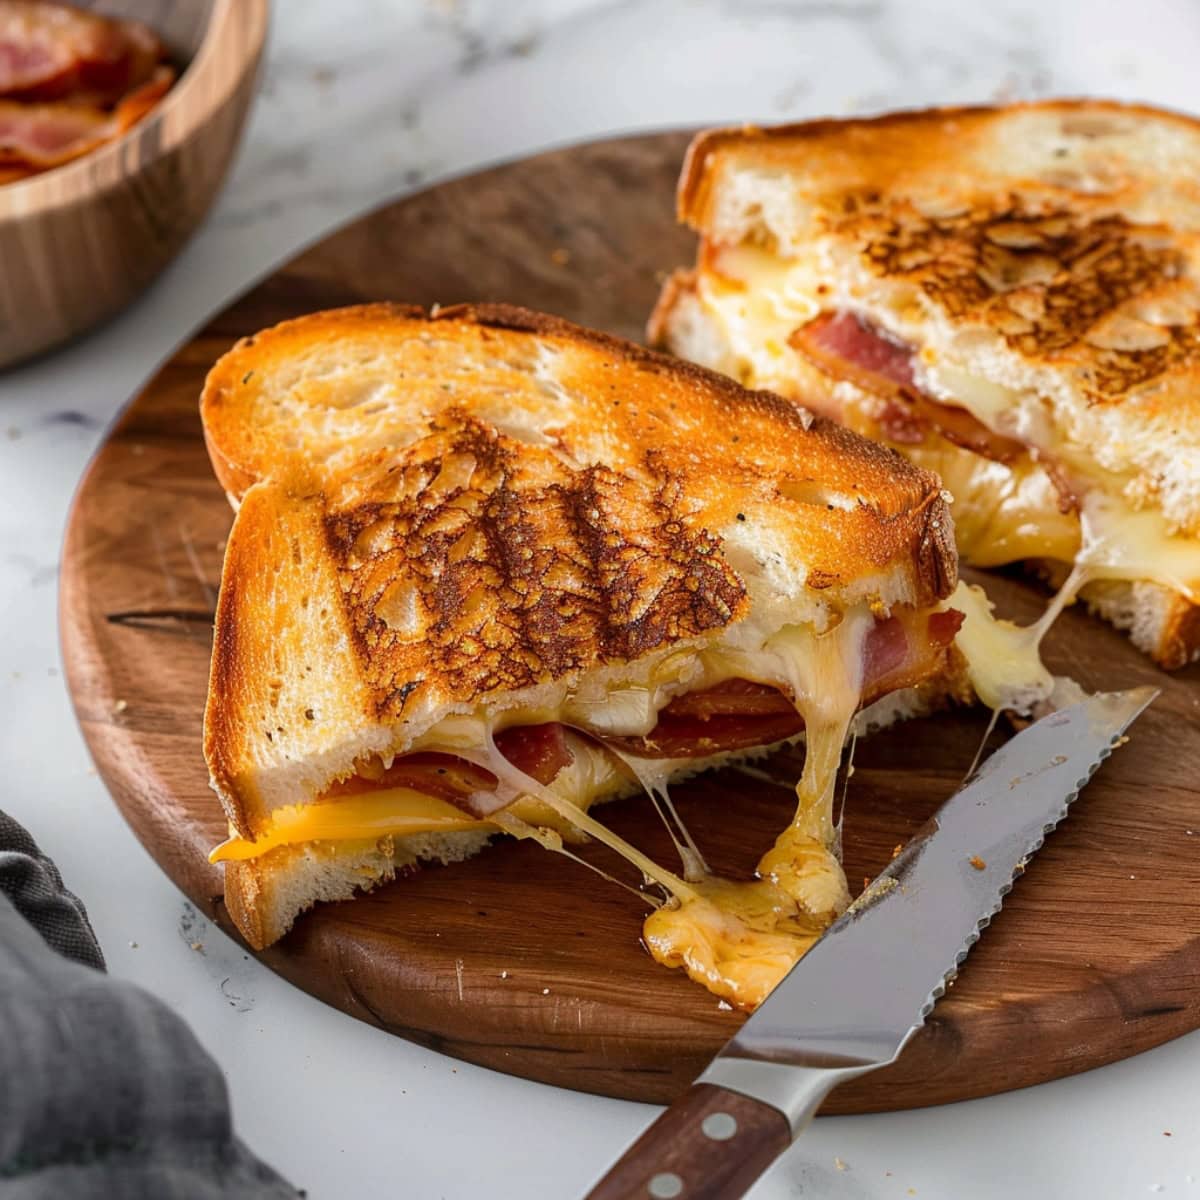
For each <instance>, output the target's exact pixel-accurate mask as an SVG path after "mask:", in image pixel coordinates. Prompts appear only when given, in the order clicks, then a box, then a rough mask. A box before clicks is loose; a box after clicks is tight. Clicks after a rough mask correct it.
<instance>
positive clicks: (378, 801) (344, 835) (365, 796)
mask: <svg viewBox="0 0 1200 1200" xmlns="http://www.w3.org/2000/svg"><path fill="white" fill-rule="evenodd" d="M565 736H566V738H567V743H568V747H569V749H570V750H571V755H572V760H571V763H570V765H569V766H566V767H564V768H563V769H562V770H561V771H560V772H559V773H558V775H557V776H556V777H555V779H554V782H553V783H552V784H551V785H550V787H551V789H552V790H553V791H554V792H555V793H556V794H557V795H559V796H561V797H564V798H566V799H569V800H570V801H571V803H572V804H573V805H575V806H576V807H578V808H580V809H582V810H587V809H588V808H590V807H591V806H592V804H594V803H595V802H596V801H597V800H598V799H599V798H600V797H602V796H609V795H612V794H613V793H614V792H617V791H619V790H621V788H622V787H623V786H624V785H625V784H626V782H627V780H626V779H625V777H624V776H623V775H622V774H621V772H620V771H619V770H618V768H617V766H616V765H615V764H614V762H613V760H612V758H611V757H610V756H609V755H608V754H606V753H605V752H604V751H603V750H601V749H600V747H599V746H597V745H595V743H593V742H590V741H588V740H587V739H585V738H581V737H577V736H575V735H574V734H572V733H571V732H570V731H567V733H566V734H565ZM460 748H461V747H460ZM508 811H511V813H512V815H513V816H514V817H515V818H517V819H518V820H520V821H523V822H525V823H526V824H530V825H533V826H536V827H547V828H550V829H553V830H554V832H555V834H556V835H557V836H558V837H559V839H560V840H563V839H565V840H566V841H568V842H571V841H580V840H582V835H581V831H580V829H579V826H578V822H577V821H576V820H574V819H573V817H572V816H571V815H568V816H567V817H565V818H564V817H563V815H562V814H561V813H560V812H559V811H558V810H556V809H553V808H551V807H550V806H548V805H546V804H545V803H543V802H542V801H540V800H538V799H537V798H536V797H533V796H520V797H518V798H517V799H516V800H514V802H513V803H512V804H511V805H509V810H508ZM499 828H500V827H499V824H498V822H497V820H496V818H495V816H493V817H492V818H490V819H489V820H486V821H482V820H477V819H475V818H474V817H471V816H470V815H469V814H467V813H465V812H463V810H462V809H460V808H456V807H455V806H454V805H453V804H450V803H449V802H448V801H446V800H439V799H437V798H436V797H434V796H427V795H425V794H424V793H423V792H417V791H414V790H412V789H411V788H386V789H379V790H375V791H368V792H364V793H362V794H361V795H357V796H354V795H351V796H339V797H338V798H336V799H333V800H325V801H318V802H316V803H313V804H294V805H287V806H285V807H283V808H277V809H276V810H275V811H274V812H273V813H272V814H271V823H270V824H269V825H268V826H267V828H266V829H265V830H263V832H262V833H260V834H259V835H258V837H257V838H256V839H255V840H254V841H248V840H246V839H245V838H242V837H239V836H238V834H237V833H236V832H234V831H233V830H232V829H231V830H230V836H229V838H228V839H227V840H226V841H224V842H222V843H221V844H220V845H219V846H217V847H216V848H215V849H214V850H213V851H212V852H211V853H210V854H209V856H208V861H209V862H213V863H217V862H229V861H232V860H235V859H248V858H257V857H258V856H259V855H260V854H266V853H267V852H268V851H269V850H274V849H275V847H276V846H291V845H297V844H299V843H301V842H324V841H342V840H346V841H350V840H354V839H361V838H381V837H389V836H390V837H410V836H413V835H416V834H424V833H459V832H467V831H475V832H479V831H483V832H490V833H495V832H497V831H498V830H499Z"/></svg>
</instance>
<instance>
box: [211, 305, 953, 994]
mask: <svg viewBox="0 0 1200 1200" xmlns="http://www.w3.org/2000/svg"><path fill="white" fill-rule="evenodd" d="M201 408H202V415H203V422H204V431H205V436H206V439H207V444H208V449H209V453H210V456H211V459H212V462H213V466H214V468H215V470H216V473H217V476H218V478H219V480H220V482H221V484H222V486H223V487H224V488H225V489H226V491H227V493H228V494H229V496H230V498H231V500H232V501H233V503H234V505H235V506H236V508H237V515H236V518H235V520H234V524H233V528H232V531H231V533H230V536H229V540H228V544H227V548H226V553H225V564H224V569H223V574H222V580H221V592H220V600H219V604H218V609H217V618H216V630H215V640H214V645H213V655H212V669H211V678H210V684H209V694H208V703H207V709H206V712H205V724H204V753H205V757H206V760H207V763H208V766H209V769H210V772H211V777H212V783H213V787H214V788H215V789H216V791H217V793H218V795H219V796H220V798H221V802H222V804H223V805H224V808H225V811H226V813H227V815H228V819H229V826H230V836H229V839H228V840H227V841H226V842H225V843H223V844H222V845H221V846H220V847H218V848H217V849H216V850H214V852H213V860H214V861H219V862H223V863H224V864H225V899H226V904H227V907H228V909H229V912H230V914H231V916H232V917H233V920H234V922H235V923H236V924H237V926H238V928H239V929H240V930H241V932H242V934H243V935H244V936H245V938H246V940H247V941H248V942H249V943H250V944H251V945H252V946H255V947H262V946H265V945H267V944H269V943H271V942H273V941H275V940H276V939H277V938H279V937H281V936H282V935H283V934H284V933H285V932H286V931H287V930H288V928H289V927H290V926H291V924H292V923H293V921H294V920H295V918H296V916H297V915H298V914H299V913H300V912H302V911H303V910H305V909H307V908H308V907H309V906H311V905H312V904H313V903H315V902H317V901H331V900H344V899H347V898H349V897H351V896H352V895H353V894H354V893H355V892H356V891H358V890H360V889H364V888H370V887H372V886H374V885H375V884H377V883H380V882H381V881H384V880H387V879H391V878H392V877H393V875H394V874H395V873H396V872H397V870H399V869H401V868H408V867H411V866H414V865H416V864H418V863H421V862H427V861H437V862H452V861H455V860H460V859H463V858H466V857H467V856H469V855H472V854H474V853H476V852H477V851H478V850H480V849H481V848H482V847H483V846H484V845H485V844H486V843H487V842H488V841H489V839H491V838H492V837H494V836H496V835H497V834H501V833H502V834H507V835H511V836H516V837H528V838H533V839H534V840H536V841H538V842H540V843H541V844H542V845H544V846H545V847H546V848H547V849H548V850H551V851H562V852H565V853H569V852H570V845H571V843H572V842H578V841H579V840H581V839H582V838H585V837H591V838H596V839H599V840H600V841H601V842H603V843H605V844H606V845H608V846H609V847H611V848H612V849H613V850H614V851H615V852H616V853H617V854H618V855H620V856H622V857H624V858H625V859H627V860H628V861H629V862H631V863H632V864H633V865H634V866H635V867H636V868H637V871H638V872H639V875H638V879H639V881H640V880H641V878H642V877H644V878H645V879H646V880H649V881H653V883H654V884H655V885H657V887H658V888H660V889H661V890H662V893H663V898H662V901H661V903H658V904H657V905H656V907H655V911H654V912H653V913H652V914H651V916H650V918H649V920H648V923H647V927H646V939H647V942H648V944H649V945H650V947H651V950H652V952H653V953H654V954H655V956H656V957H658V958H659V959H660V960H661V961H663V962H667V963H670V964H671V965H680V966H683V967H685V968H686V969H687V970H688V971H689V973H691V974H692V975H693V977H695V978H697V979H699V980H701V981H702V982H704V983H705V984H706V986H709V987H711V988H713V989H714V990H715V991H717V992H718V993H719V994H722V995H725V996H727V997H728V998H730V999H731V1000H733V1001H734V1002H735V1003H738V1004H742V1005H744V1006H752V1005H753V1004H754V1003H757V1001H758V1000H760V999H761V998H762V996H763V995H765V994H766V991H767V990H769V987H770V985H771V984H772V983H773V982H774V981H775V980H776V979H777V978H778V977H780V976H781V974H783V973H785V972H786V969H787V968H788V967H790V965H791V963H792V962H794V961H795V958H796V957H798V955H799V953H801V952H802V951H803V948H804V947H805V946H807V944H808V943H809V942H811V941H812V940H813V938H814V937H815V936H816V935H817V934H818V933H819V932H820V930H821V929H823V928H824V926H825V925H826V924H827V923H828V922H829V921H830V920H832V919H833V917H834V916H835V915H836V914H837V913H838V912H839V911H841V910H842V909H843V908H844V907H845V905H846V903H847V902H848V899H849V897H848V894H847V891H846V885H845V880H844V877H843V876H842V873H841V869H840V866H839V865H838V862H837V858H836V853H835V850H836V846H835V841H836V830H835V826H834V821H833V814H832V795H833V788H834V781H835V777H836V773H837V769H838V764H839V761H840V756H841V751H842V746H843V742H844V740H845V738H846V733H847V729H848V728H849V726H850V723H851V722H852V721H853V720H854V719H855V718H856V715H859V719H862V716H863V715H865V716H866V719H867V720H868V721H872V722H875V723H884V722H886V721H887V720H888V719H890V718H891V717H892V716H894V715H896V714H897V713H902V712H909V711H913V710H915V709H917V708H919V707H921V706H922V705H924V704H928V703H930V702H931V701H932V700H933V699H934V698H935V697H939V696H944V695H945V694H947V693H948V692H958V691H961V684H960V682H959V678H960V670H961V660H960V658H959V656H958V654H957V651H956V650H955V648H954V645H953V640H954V636H955V633H956V630H957V628H958V625H959V622H960V619H961V618H960V614H959V613H958V612H957V611H954V610H953V609H951V608H949V606H948V604H947V597H948V596H949V595H950V593H951V591H952V590H953V588H954V586H955V583H956V557H955V551H954V543H953V536H952V529H951V523H950V519H949V515H948V513H947V508H946V502H945V500H944V498H943V494H942V490H941V486H940V484H939V483H938V481H937V480H936V479H935V478H934V476H932V475H931V474H929V473H928V472H926V471H923V470H921V469H919V468H917V467H914V466H913V465H912V464H910V463H908V462H907V461H906V460H904V459H903V458H901V457H900V456H899V455H897V454H895V453H893V452H892V451H890V450H887V449H885V448H883V447H881V446H878V445H875V444H873V443H871V442H868V441H867V440H865V439H863V438H861V437H859V436H858V435H857V434H854V433H852V432H850V431H849V430H847V429H845V428H843V427H841V426H839V425H837V424H835V423H834V422H832V421H829V420H826V419H825V418H822V417H814V416H812V415H811V414H809V413H807V412H805V411H803V410H802V409H800V408H798V407H797V406H796V405H794V404H792V403H790V402H787V401H785V400H782V399H780V398H779V397H777V396H774V395H771V394H768V393H765V392H749V391H745V390H743V389H742V388H741V387H739V386H738V385H736V384H735V383H733V382H732V381H730V380H729V379H727V378H725V377H724V376H721V375H718V374H715V373H712V372H709V371H706V370H703V369H701V368H698V367H695V366H692V365H691V364H687V363H683V362H681V361H679V360H677V359H672V358H668V357H666V356H663V355H659V354H655V353H652V352H649V351H646V350H643V349H641V348H639V347H636V346H633V345H631V344H628V343H625V342H621V341H618V340H615V339H613V338H609V337H605V336H603V335H600V334H597V333H592V332H590V331H587V330H584V329H581V328H578V327H576V326H573V325H570V324H568V323H566V322H563V321H560V320H556V319H554V318H550V317H545V316H541V315H539V314H536V313H531V312H528V311H526V310H522V309H517V308H509V307H504V306H493V305H481V306H476V307H465V306H464V307H456V308H447V309H441V310H440V311H436V312H434V313H431V314H426V313H424V312H423V311H421V310H419V309H408V308H401V307H396V306H389V305H371V306H365V307H358V308H349V309H343V310H339V311H332V312H325V313H317V314H314V315H311V316H307V317H303V318H300V319H298V320H294V321H289V322H286V323H285V324H282V325H279V326H277V327H275V328H273V329H269V330H267V331H265V332H263V333H260V334H258V335H256V336H254V337H250V338H246V339H244V340H243V341H241V342H239V343H238V344H237V346H235V347H234V348H233V349H232V350H231V351H230V352H229V353H228V354H226V355H225V356H224V357H223V358H222V359H221V360H220V361H219V362H218V363H217V364H216V365H215V366H214V368H213V369H212V371H211V372H210V374H209V376H208V379H207V382H206V384H205V388H204V393H203V397H202V401H201ZM867 706H873V707H872V708H871V709H869V710H868V712H867V713H866V714H862V710H864V709H865V708H867ZM801 735H806V737H807V750H806V762H805V767H804V773H803V778H802V780H801V781H800V783H799V786H798V800H797V812H796V819H795V821H794V822H793V823H792V825H791V826H789V828H788V829H787V830H785V831H783V832H782V833H781V836H780V840H779V842H778V843H777V844H776V845H775V846H774V847H773V848H767V847H764V849H765V850H768V854H767V856H766V857H765V858H764V860H763V868H762V871H761V876H762V877H761V879H760V880H758V881H756V882H755V883H733V882H730V881H722V880H716V879H714V878H713V877H712V876H711V875H710V874H709V873H708V871H707V868H706V866H705V864H704V861H703V855H702V852H701V849H700V848H698V847H696V846H695V845H694V843H693V842H692V841H691V839H690V837H689V835H688V834H687V831H686V828H684V827H682V824H681V823H680V822H678V820H677V814H675V813H674V812H673V809H672V806H671V803H670V798H669V794H668V792H667V788H668V785H669V783H670V782H671V781H672V780H673V779H676V778H679V777H682V776H685V775H688V774H691V773H694V772H696V771H698V770H702V769H704V768H706V767H709V766H712V765H716V764H720V763H726V762H730V761H734V760H736V759H738V758H743V757H747V756H753V755H756V754H759V753H762V752H763V751H764V750H765V749H767V748H770V747H773V746H777V745H779V744H781V743H784V742H787V741H791V740H795V739H797V738H798V737H800V736H801ZM643 787H645V789H646V790H648V791H650V793H651V795H652V797H653V799H654V801H655V803H656V804H659V805H660V811H662V812H663V814H664V819H666V820H668V822H669V824H670V826H671V828H672V829H673V831H674V834H675V837H676V843H677V846H678V848H679V852H680V864H679V865H678V867H677V868H669V867H668V866H666V865H664V864H658V863H654V862H651V861H650V860H649V859H648V858H646V856H644V855H642V854H641V853H640V852H639V851H637V850H636V849H635V848H634V847H631V846H629V845H627V844H626V843H624V842H622V841H621V840H620V839H619V838H617V837H616V836H615V835H614V834H612V833H611V832H610V831H608V830H607V829H606V828H605V826H604V825H602V824H601V823H600V822H599V821H598V820H597V819H596V818H595V816H594V815H593V814H592V812H591V811H590V810H591V809H592V808H593V807H594V806H595V805H596V804H598V803H599V802H601V801H603V800H606V799H610V798H613V797H616V796H620V795H624V794H628V793H632V792H636V791H639V790H641V789H642V788H643ZM730 819H731V820H736V813H731V814H730ZM646 898H647V900H648V901H649V900H651V899H652V897H650V896H649V894H647V896H646Z"/></svg>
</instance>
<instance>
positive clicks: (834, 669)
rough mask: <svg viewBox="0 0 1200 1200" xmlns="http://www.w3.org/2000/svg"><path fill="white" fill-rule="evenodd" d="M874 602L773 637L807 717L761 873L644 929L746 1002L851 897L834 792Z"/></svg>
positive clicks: (775, 662) (784, 969)
mask: <svg viewBox="0 0 1200 1200" xmlns="http://www.w3.org/2000/svg"><path fill="white" fill-rule="evenodd" d="M873 623H874V618H873V616H872V615H871V613H870V611H869V610H868V609H867V608H866V606H861V607H860V608H858V609H856V610H854V611H853V612H851V613H848V614H847V615H846V616H845V617H844V618H843V620H842V621H841V623H840V624H839V625H838V626H837V627H836V628H834V629H832V630H830V631H828V632H827V633H825V634H824V635H822V636H819V637H814V635H813V634H812V632H811V631H810V630H806V629H803V628H801V627H798V626H792V627H789V628H787V629H784V630H782V631H780V632H779V633H777V634H776V635H775V636H774V637H772V638H770V639H769V640H768V642H767V644H766V646H765V647H764V654H763V662H762V664H761V665H762V667H763V668H764V669H765V670H767V671H768V672H770V673H773V674H774V675H775V678H776V679H778V680H780V681H782V682H786V686H787V688H788V689H789V691H790V692H791V695H792V698H793V702H794V703H795V705H796V708H797V710H798V711H799V712H800V714H801V716H803V717H804V725H805V757H804V771H803V774H802V775H801V778H800V781H799V783H798V784H797V785H796V799H797V803H796V811H795V814H794V816H793V818H792V821H791V823H790V824H789V825H788V827H787V828H786V829H785V830H784V831H783V832H782V833H781V834H780V835H779V837H778V838H777V839H776V841H775V844H774V845H773V846H772V847H771V849H770V850H768V851H767V853H766V854H765V855H763V857H762V859H761V860H760V862H759V864H758V876H759V878H758V879H757V880H755V881H753V882H745V883H738V882H733V881H731V880H725V879H717V878H714V877H712V876H710V877H708V878H707V879H705V880H703V881H702V882H700V883H699V884H697V885H696V887H695V892H694V895H693V896H692V897H691V898H690V899H688V898H683V897H676V898H675V901H674V902H673V903H671V904H669V905H666V906H664V907H663V908H660V909H659V910H658V911H657V912H655V913H651V915H650V916H649V917H648V918H647V919H646V924H645V928H644V936H645V941H646V945H647V946H648V947H649V949H650V953H651V954H653V955H654V957H655V958H656V959H657V960H658V961H659V962H661V963H663V964H664V965H665V966H670V967H682V968H683V969H684V970H685V971H686V972H687V973H688V975H689V976H690V977H691V978H692V979H694V980H695V981H696V982H697V983H701V984H703V985H704V986H705V987H707V988H708V989H709V991H711V992H714V993H716V994H717V995H720V996H724V997H725V998H726V999H728V1000H730V1001H732V1002H733V1003H734V1004H736V1005H737V1006H738V1007H741V1008H754V1007H756V1006H757V1005H758V1004H760V1003H761V1002H762V1001H763V1000H764V999H765V998H766V996H767V995H768V994H769V993H770V991H771V989H772V988H774V987H775V985H776V984H777V983H779V981H780V980H781V979H783V977H784V976H785V975H786V974H787V973H788V971H790V970H791V968H792V967H793V966H794V965H795V963H796V962H797V961H798V960H799V959H800V958H801V956H802V955H803V954H804V953H805V952H806V951H807V950H808V949H809V947H810V946H811V945H812V944H813V942H814V941H816V939H817V938H818V937H819V936H820V935H821V932H822V931H823V930H824V929H825V928H826V927H827V926H828V925H829V924H830V923H831V922H832V921H833V920H834V918H835V917H837V916H838V914H839V913H841V912H842V911H844V909H845V908H846V906H847V904H848V903H849V901H850V894H849V891H848V889H847V887H846V876H845V873H844V872H843V870H842V866H841V863H840V862H839V861H838V858H837V854H836V846H835V838H836V829H835V826H834V820H833V796H834V788H835V785H836V783H837V772H838V767H839V765H840V764H841V757H842V747H843V745H844V744H845V741H846V734H847V732H848V730H849V728H850V722H851V721H852V720H853V719H854V714H855V712H856V711H857V710H858V706H859V702H860V699H861V696H862V662H863V653H862V652H863V642H864V640H865V638H866V635H867V633H868V632H869V631H870V629H871V626H872V624H873Z"/></svg>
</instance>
